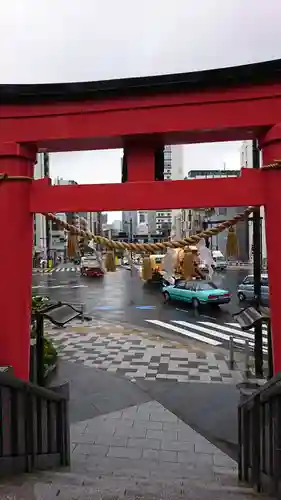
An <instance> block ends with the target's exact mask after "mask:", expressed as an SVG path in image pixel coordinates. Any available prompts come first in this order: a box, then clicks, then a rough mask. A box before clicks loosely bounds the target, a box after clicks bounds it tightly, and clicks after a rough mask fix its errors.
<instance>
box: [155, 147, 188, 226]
mask: <svg viewBox="0 0 281 500" xmlns="http://www.w3.org/2000/svg"><path fill="white" fill-rule="evenodd" d="M180 179H183V146H182V145H175V146H170V145H168V146H165V149H164V180H180ZM167 208H168V207H167ZM180 212H181V211H180V210H168V209H167V210H161V211H159V212H156V216H155V222H156V233H158V234H159V233H162V232H164V233H166V234H167V233H168V234H171V235H172V236H176V233H177V232H178V231H177V221H178V219H179V220H180ZM172 226H173V227H172Z"/></svg>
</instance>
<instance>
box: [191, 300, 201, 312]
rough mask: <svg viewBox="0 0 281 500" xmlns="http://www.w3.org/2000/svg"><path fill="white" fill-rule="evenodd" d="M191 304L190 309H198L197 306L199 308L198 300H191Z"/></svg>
mask: <svg viewBox="0 0 281 500" xmlns="http://www.w3.org/2000/svg"><path fill="white" fill-rule="evenodd" d="M191 303H192V307H193V308H194V309H198V308H199V306H200V302H199V300H198V299H196V298H194V299H192V301H191Z"/></svg>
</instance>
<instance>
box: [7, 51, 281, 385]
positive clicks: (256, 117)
mask: <svg viewBox="0 0 281 500" xmlns="http://www.w3.org/2000/svg"><path fill="white" fill-rule="evenodd" d="M253 138H258V141H259V146H260V148H261V149H262V151H263V164H264V165H267V164H271V163H273V162H274V161H275V160H278V159H280V158H281V60H277V61H269V62H266V63H259V64H253V65H248V66H239V67H235V68H226V69H218V70H210V71H203V72H196V73H187V74H179V75H166V76H157V77H147V78H132V79H121V80H113V81H105V82H94V83H74V84H46V85H2V86H0V173H3V174H7V175H8V176H11V177H12V176H26V177H33V165H34V162H35V161H36V152H37V151H50V152H52V151H74V150H90V149H106V148H122V147H124V148H126V153H127V163H128V182H127V183H126V184H109V185H73V186H51V185H50V183H49V182H47V180H45V179H43V180H38V181H35V180H33V181H32V182H23V180H24V179H18V180H14V181H13V182H8V181H7V182H6V181H5V180H4V181H3V182H2V183H0V213H1V216H2V235H3V236H2V244H1V246H0V262H1V265H2V288H1V302H0V364H4V365H7V364H8V365H11V366H13V367H14V370H15V375H17V376H18V377H21V378H23V379H27V378H28V375H29V373H28V372H29V343H30V330H29V328H30V303H31V283H32V259H31V255H32V244H33V213H35V212H43V213H46V212H63V211H69V212H71V211H78V212H84V211H101V210H106V211H112V210H139V209H147V210H155V209H159V210H161V209H164V208H166V207H167V202H168V204H169V208H171V209H172V208H197V207H201V206H245V205H265V209H266V237H267V253H268V268H269V273H270V300H271V314H272V333H273V358H274V371H275V373H277V372H279V371H281V314H280V313H279V293H280V286H281V266H280V265H279V264H278V262H279V260H280V248H281V238H280V225H281V197H280V187H281V174H280V173H279V171H277V170H270V171H265V170H262V171H255V170H245V171H243V172H242V175H241V177H240V178H228V179H212V180H193V181H192V182H187V181H165V182H161V181H156V182H155V181H154V151H155V149H156V148H157V147H159V146H161V145H163V144H179V143H185V144H188V143H196V142H198V143H200V142H211V141H230V140H243V139H253ZM102 168H105V166H104V165H103V166H102ZM7 236H8V237H9V240H8V241H9V243H8V244H7ZM4 238H5V239H4Z"/></svg>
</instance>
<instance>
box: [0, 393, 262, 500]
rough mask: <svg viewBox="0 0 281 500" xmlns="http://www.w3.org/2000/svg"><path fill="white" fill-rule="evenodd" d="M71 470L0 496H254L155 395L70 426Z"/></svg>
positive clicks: (8, 488)
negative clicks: (144, 401) (145, 400)
mask: <svg viewBox="0 0 281 500" xmlns="http://www.w3.org/2000/svg"><path fill="white" fill-rule="evenodd" d="M71 438H72V457H71V469H66V468H65V469H60V470H56V471H44V472H38V473H33V474H28V475H22V476H18V477H16V478H15V479H13V480H11V481H7V482H6V483H2V484H1V485H0V500H4V499H5V500H8V499H9V500H11V499H13V500H90V499H91V500H180V499H181V498H182V499H185V500H205V499H206V500H253V499H258V498H264V499H265V498H266V497H263V496H262V495H259V494H256V493H255V492H254V491H253V490H252V489H251V488H250V487H246V486H244V485H242V484H239V483H238V480H237V477H238V474H237V465H236V463H235V462H234V461H233V460H232V459H230V458H229V457H228V456H227V455H225V454H224V453H222V452H221V451H220V450H219V449H218V448H216V447H215V446H213V445H212V444H211V443H209V442H208V441H207V440H206V439H205V438H203V437H202V436H201V435H199V434H197V433H196V432H195V431H194V430H193V429H191V428H190V427H189V426H187V425H186V424H185V423H184V422H182V421H181V420H180V419H178V418H177V417H176V416H175V415H174V414H172V413H170V412H169V411H168V410H166V409H165V408H164V407H163V406H162V405H160V404H159V403H158V402H157V401H150V402H147V403H142V404H140V405H138V406H134V407H128V408H125V409H123V410H121V411H118V412H113V413H109V414H107V415H100V416H97V417H95V418H92V419H90V420H85V421H83V422H78V423H76V424H74V425H72V428H71Z"/></svg>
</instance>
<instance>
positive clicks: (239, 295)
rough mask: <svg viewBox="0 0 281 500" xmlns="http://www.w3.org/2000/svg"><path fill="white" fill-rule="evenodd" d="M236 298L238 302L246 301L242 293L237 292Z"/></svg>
mask: <svg viewBox="0 0 281 500" xmlns="http://www.w3.org/2000/svg"><path fill="white" fill-rule="evenodd" d="M237 297H238V299H239V300H240V302H243V301H244V300H245V299H246V297H245V295H244V293H242V292H239V293H238V294H237Z"/></svg>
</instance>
